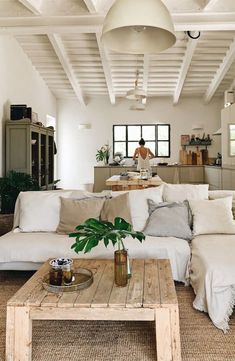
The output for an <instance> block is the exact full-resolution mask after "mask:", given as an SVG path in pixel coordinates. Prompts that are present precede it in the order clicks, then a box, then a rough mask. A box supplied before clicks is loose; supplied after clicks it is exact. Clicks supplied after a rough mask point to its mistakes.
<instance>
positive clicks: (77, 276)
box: [42, 268, 93, 293]
mask: <svg viewBox="0 0 235 361" xmlns="http://www.w3.org/2000/svg"><path fill="white" fill-rule="evenodd" d="M92 283H93V273H92V271H90V270H89V269H87V268H77V269H76V271H75V272H74V274H73V281H72V284H71V285H68V286H67V285H61V286H55V285H51V284H50V283H49V274H47V275H46V276H45V277H44V278H43V281H42V285H43V287H44V288H45V290H47V291H48V292H53V293H60V292H76V291H78V290H82V289H85V288H87V287H89V286H90V285H91V284H92Z"/></svg>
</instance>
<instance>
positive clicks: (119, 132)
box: [114, 125, 126, 140]
mask: <svg viewBox="0 0 235 361" xmlns="http://www.w3.org/2000/svg"><path fill="white" fill-rule="evenodd" d="M114 140H126V127H125V126H124V125H122V126H115V127H114Z"/></svg>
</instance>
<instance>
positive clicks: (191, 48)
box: [173, 38, 198, 104]
mask: <svg viewBox="0 0 235 361" xmlns="http://www.w3.org/2000/svg"><path fill="white" fill-rule="evenodd" d="M197 43H198V39H191V38H189V40H188V43H187V47H186V52H185V56H184V59H183V62H182V66H181V69H180V73H179V78H178V82H177V85H176V87H175V92H174V96H173V104H177V103H178V101H179V98H180V94H181V91H182V88H183V85H184V82H185V79H186V76H187V74H188V70H189V67H190V64H191V60H192V57H193V54H194V52H195V49H196V47H197Z"/></svg>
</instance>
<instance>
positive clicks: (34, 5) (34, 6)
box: [19, 0, 41, 15]
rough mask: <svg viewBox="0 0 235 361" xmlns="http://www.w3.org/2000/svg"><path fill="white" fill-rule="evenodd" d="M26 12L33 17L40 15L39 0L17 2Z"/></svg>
mask: <svg viewBox="0 0 235 361" xmlns="http://www.w3.org/2000/svg"><path fill="white" fill-rule="evenodd" d="M19 2H21V4H23V5H24V6H25V7H26V8H27V9H28V10H30V11H31V12H32V13H33V14H35V15H41V10H40V2H41V1H39V0H19Z"/></svg>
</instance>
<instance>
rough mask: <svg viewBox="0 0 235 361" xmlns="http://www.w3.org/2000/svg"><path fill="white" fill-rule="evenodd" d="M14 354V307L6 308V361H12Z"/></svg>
mask: <svg viewBox="0 0 235 361" xmlns="http://www.w3.org/2000/svg"><path fill="white" fill-rule="evenodd" d="M14 353H15V307H12V306H7V323H6V361H14Z"/></svg>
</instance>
